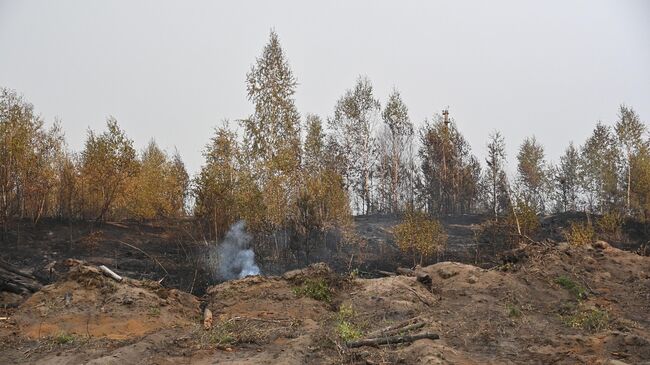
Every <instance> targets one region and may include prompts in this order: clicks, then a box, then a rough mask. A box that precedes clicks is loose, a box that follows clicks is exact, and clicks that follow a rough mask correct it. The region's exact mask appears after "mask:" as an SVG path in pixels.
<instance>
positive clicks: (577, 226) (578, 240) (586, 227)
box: [564, 222, 596, 246]
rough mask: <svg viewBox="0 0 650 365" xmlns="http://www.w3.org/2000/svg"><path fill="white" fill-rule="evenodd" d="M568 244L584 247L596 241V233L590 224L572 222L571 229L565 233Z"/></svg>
mask: <svg viewBox="0 0 650 365" xmlns="http://www.w3.org/2000/svg"><path fill="white" fill-rule="evenodd" d="M564 234H565V237H566V240H567V242H569V243H570V244H572V245H575V246H582V245H586V244H589V243H592V242H593V241H594V238H595V236H596V233H595V232H594V228H593V227H592V226H591V225H590V224H589V223H579V222H571V225H570V226H569V229H568V231H567V232H565V233H564Z"/></svg>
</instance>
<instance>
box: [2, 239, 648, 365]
mask: <svg viewBox="0 0 650 365" xmlns="http://www.w3.org/2000/svg"><path fill="white" fill-rule="evenodd" d="M511 261H514V263H512V262H511V263H509V264H506V265H503V266H500V267H498V268H495V269H492V270H484V269H480V268H478V267H474V266H471V265H465V264H459V263H453V262H442V263H438V264H435V265H431V266H428V267H424V268H422V269H421V271H420V272H421V273H426V274H428V276H429V277H430V278H431V283H430V285H426V283H425V284H423V283H421V282H419V281H417V280H416V278H415V277H409V276H392V277H386V278H379V279H358V278H348V277H343V278H342V277H339V276H337V275H336V274H334V273H332V272H331V271H330V270H329V269H328V268H327V266H325V265H312V266H311V267H309V268H306V269H304V270H297V271H293V272H289V273H286V274H285V275H283V276H282V277H248V278H245V279H241V280H236V281H231V282H226V283H223V284H219V285H216V286H213V287H211V288H209V289H208V291H207V294H206V295H205V296H204V297H203V298H202V299H203V304H202V306H203V307H207V308H208V309H210V311H211V312H212V313H213V317H214V318H213V322H212V326H211V329H209V330H205V329H204V323H203V320H202V318H201V314H200V313H201V311H200V310H199V308H198V307H199V303H198V301H197V300H196V299H195V298H194V297H193V296H191V295H189V294H186V293H182V292H178V291H176V290H169V289H165V288H162V287H160V286H159V285H157V283H155V282H153V283H151V282H140V281H134V280H127V281H126V282H124V283H115V282H112V281H110V279H108V278H105V277H102V276H101V275H100V274H99V273H97V272H94V270H93V269H92V267H86V266H78V267H75V268H73V269H72V271H71V272H70V273H69V274H68V275H67V276H66V277H65V278H64V279H62V280H60V281H59V282H57V283H55V284H53V285H50V286H47V287H45V289H44V290H42V291H40V292H38V293H36V294H34V295H33V296H32V297H31V298H30V299H29V300H27V301H25V302H24V303H23V304H22V305H21V306H20V307H19V308H18V309H16V310H15V311H14V312H11V311H10V312H8V317H9V318H8V319H7V320H3V321H1V322H0V336H1V337H0V338H1V339H2V342H1V345H0V358H1V359H2V363H7V364H32V363H36V364H79V363H91V364H176V363H186V364H305V363H314V364H321V363H322V364H357V363H358V364H381V363H387V364H392V363H403V364H485V363H491V364H530V363H533V364H534V363H537V364H549V363H555V364H576V363H578V364H607V363H614V364H621V363H628V364H643V363H644V361H645V363H648V364H650V362H648V361H649V360H650V257H643V256H639V255H636V254H634V253H630V252H626V251H621V250H618V249H616V248H613V247H610V246H609V245H607V244H605V243H597V244H594V245H593V246H591V245H589V246H586V247H571V246H568V245H566V244H560V245H557V246H541V245H530V246H528V247H525V248H521V249H520V250H518V251H516V252H515V253H514V254H513V259H512V260H511ZM67 298H69V299H67ZM405 320H410V322H408V323H410V324H417V326H416V327H417V328H413V329H412V330H411V331H408V328H409V327H403V328H405V329H407V330H406V331H404V330H398V331H397V332H396V333H399V332H400V331H403V332H407V333H406V334H416V333H423V332H432V333H437V334H438V335H439V336H440V339H438V340H429V339H421V340H417V341H414V342H412V343H407V344H402V345H382V346H375V347H370V346H362V347H359V348H348V346H346V343H345V340H344V338H347V339H352V338H354V337H362V338H364V337H369V336H370V335H373V336H375V335H374V334H372V333H373V332H376V331H377V330H381V329H385V328H386V327H389V326H391V325H394V324H396V323H400V322H403V321H405ZM370 337H372V336H370ZM617 361H618V362H617Z"/></svg>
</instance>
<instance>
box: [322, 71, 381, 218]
mask: <svg viewBox="0 0 650 365" xmlns="http://www.w3.org/2000/svg"><path fill="white" fill-rule="evenodd" d="M379 111H380V105H379V101H378V100H377V99H375V96H374V93H373V88H372V84H371V83H370V80H368V78H366V77H359V79H358V80H357V83H356V85H355V86H354V88H353V89H351V90H347V91H346V92H345V94H344V95H343V96H342V97H341V98H340V99H339V100H338V101H337V103H336V107H335V109H334V117H333V118H332V119H331V120H330V125H331V127H332V129H333V131H334V133H335V135H336V138H337V140H338V143H339V144H340V145H341V148H342V151H343V152H344V153H345V156H346V159H347V169H348V171H347V173H346V176H345V177H346V179H347V180H348V183H347V185H348V186H349V187H351V188H352V190H353V192H354V193H355V194H356V196H357V197H359V198H360V200H361V202H362V205H361V211H362V212H363V213H366V214H367V213H370V211H371V209H372V197H371V191H372V170H373V166H374V163H375V160H376V158H375V157H376V156H375V155H376V154H375V152H376V148H375V125H376V124H377V119H378V115H379Z"/></svg>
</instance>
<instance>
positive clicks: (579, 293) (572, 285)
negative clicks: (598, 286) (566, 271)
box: [555, 275, 587, 300]
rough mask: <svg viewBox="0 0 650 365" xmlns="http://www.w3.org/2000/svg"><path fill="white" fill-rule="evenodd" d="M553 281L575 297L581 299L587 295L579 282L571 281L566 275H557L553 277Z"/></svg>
mask: <svg viewBox="0 0 650 365" xmlns="http://www.w3.org/2000/svg"><path fill="white" fill-rule="evenodd" d="M555 283H556V284H558V285H560V286H561V287H562V288H564V289H566V290H568V291H569V292H570V293H571V294H572V295H573V296H575V297H576V299H578V300H581V299H584V298H586V297H587V290H586V289H585V288H584V287H582V286H581V285H580V284H578V283H576V282H575V281H573V280H572V279H571V278H569V277H568V276H564V275H563V276H559V277H557V278H556V279H555Z"/></svg>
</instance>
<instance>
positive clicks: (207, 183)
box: [193, 125, 240, 239]
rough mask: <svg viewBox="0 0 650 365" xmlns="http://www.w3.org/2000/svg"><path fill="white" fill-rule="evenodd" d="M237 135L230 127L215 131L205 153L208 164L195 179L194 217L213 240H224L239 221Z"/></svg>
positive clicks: (238, 154)
mask: <svg viewBox="0 0 650 365" xmlns="http://www.w3.org/2000/svg"><path fill="white" fill-rule="evenodd" d="M239 156H240V149H239V145H238V144H237V139H236V135H235V133H234V132H232V131H231V130H230V129H229V128H228V126H227V125H224V126H222V127H221V128H218V129H216V131H215V134H214V136H213V137H212V138H211V139H210V143H208V145H207V146H206V147H205V149H204V150H203V157H204V158H205V164H204V165H203V166H202V167H201V171H200V172H199V174H198V176H196V178H195V179H194V183H193V195H194V198H195V204H194V215H195V216H197V217H199V218H201V219H202V220H203V221H204V222H205V223H206V225H207V226H208V227H209V232H210V233H211V234H212V237H213V238H215V239H217V238H221V237H223V235H224V234H225V233H226V231H227V230H228V227H230V226H231V225H232V224H233V223H235V222H236V221H237V220H238V219H239V217H240V212H239V209H240V207H239V206H238V204H237V191H236V189H237V175H238V169H239V166H238V161H239V160H238V159H239Z"/></svg>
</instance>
